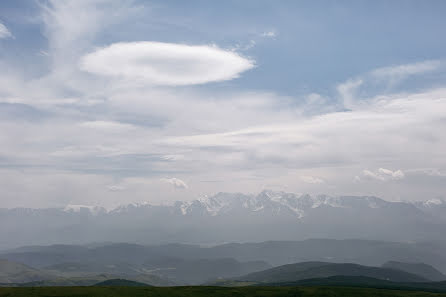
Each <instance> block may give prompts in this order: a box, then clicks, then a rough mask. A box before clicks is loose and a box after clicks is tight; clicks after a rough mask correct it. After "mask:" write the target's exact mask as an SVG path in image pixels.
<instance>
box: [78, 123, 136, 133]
mask: <svg viewBox="0 0 446 297" xmlns="http://www.w3.org/2000/svg"><path fill="white" fill-rule="evenodd" d="M79 125H80V126H81V127H85V128H89V129H94V130H102V131H109V132H125V131H129V130H132V129H135V127H134V126H132V125H129V124H123V123H119V122H113V121H88V122H82V123H80V124H79Z"/></svg>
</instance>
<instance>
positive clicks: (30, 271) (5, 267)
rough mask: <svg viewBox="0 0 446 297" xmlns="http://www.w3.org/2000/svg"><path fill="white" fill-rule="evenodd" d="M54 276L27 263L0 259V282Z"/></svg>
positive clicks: (40, 279) (15, 281) (41, 278)
mask: <svg viewBox="0 0 446 297" xmlns="http://www.w3.org/2000/svg"><path fill="white" fill-rule="evenodd" d="M53 277H54V276H53V275H51V274H49V273H47V272H43V271H40V270H38V269H35V268H32V267H29V266H27V265H24V264H21V263H16V262H12V261H8V260H1V259H0V283H3V284H7V283H19V282H31V281H42V280H47V279H51V278H53Z"/></svg>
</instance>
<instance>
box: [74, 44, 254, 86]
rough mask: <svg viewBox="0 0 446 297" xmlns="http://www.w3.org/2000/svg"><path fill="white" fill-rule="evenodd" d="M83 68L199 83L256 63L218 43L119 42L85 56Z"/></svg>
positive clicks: (155, 81)
mask: <svg viewBox="0 0 446 297" xmlns="http://www.w3.org/2000/svg"><path fill="white" fill-rule="evenodd" d="M80 67H81V69H82V70H84V71H87V72H91V73H94V74H98V75H106V76H114V77H120V78H124V79H134V80H138V81H140V82H143V83H147V84H150V85H168V86H178V85H195V84H204V83H209V82H216V81H224V80H230V79H234V78H237V77H238V76H239V74H240V73H242V72H244V71H246V70H249V69H251V68H252V67H254V62H253V61H252V60H249V59H247V58H244V57H242V56H240V55H238V54H237V53H235V52H233V51H227V50H223V49H221V48H219V47H217V46H208V45H185V44H174V43H162V42H149V41H146V42H129V43H115V44H112V45H110V46H108V47H105V48H102V49H99V50H96V51H94V52H92V53H90V54H88V55H86V56H84V57H83V58H82V59H81V63H80Z"/></svg>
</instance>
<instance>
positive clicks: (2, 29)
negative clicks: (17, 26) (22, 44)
mask: <svg viewBox="0 0 446 297" xmlns="http://www.w3.org/2000/svg"><path fill="white" fill-rule="evenodd" d="M8 37H12V34H11V32H10V31H9V30H8V28H6V26H5V25H3V24H2V23H0V39H2V38H8Z"/></svg>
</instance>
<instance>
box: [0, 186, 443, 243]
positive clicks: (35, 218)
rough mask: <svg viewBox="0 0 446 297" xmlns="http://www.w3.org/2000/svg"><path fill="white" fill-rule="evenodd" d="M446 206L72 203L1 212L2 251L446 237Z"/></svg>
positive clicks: (341, 199) (282, 201) (281, 198)
mask: <svg viewBox="0 0 446 297" xmlns="http://www.w3.org/2000/svg"><path fill="white" fill-rule="evenodd" d="M445 218H446V202H445V201H443V200H440V199H435V200H428V201H424V202H390V201H385V200H383V199H380V198H377V197H369V196H365V197H357V196H336V197H334V196H327V195H317V196H311V195H308V194H293V193H285V192H277V191H271V190H265V191H263V192H261V193H259V194H257V195H246V194H240V193H218V194H216V195H214V196H210V197H203V198H200V199H197V200H194V201H177V202H175V203H173V204H171V205H155V204H151V203H139V204H128V205H123V206H120V207H117V208H115V209H113V210H106V209H104V208H102V207H97V206H86V205H69V206H66V207H64V208H49V209H25V208H16V209H0V238H8V240H3V241H1V242H0V248H2V247H10V246H17V245H27V244H40V243H41V244H47V243H81V242H84V243H88V242H97V241H126V242H139V243H163V242H190V243H205V244H209V243H218V242H228V241H264V240H300V239H306V238H315V237H318V238H367V239H383V240H404V241H407V240H431V239H435V240H436V239H442V238H443V237H444V234H445V232H446V219H445Z"/></svg>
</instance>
